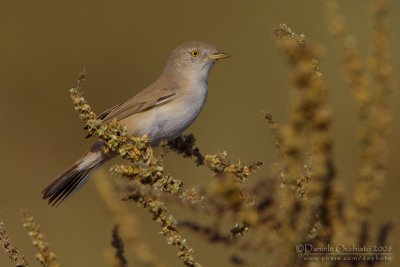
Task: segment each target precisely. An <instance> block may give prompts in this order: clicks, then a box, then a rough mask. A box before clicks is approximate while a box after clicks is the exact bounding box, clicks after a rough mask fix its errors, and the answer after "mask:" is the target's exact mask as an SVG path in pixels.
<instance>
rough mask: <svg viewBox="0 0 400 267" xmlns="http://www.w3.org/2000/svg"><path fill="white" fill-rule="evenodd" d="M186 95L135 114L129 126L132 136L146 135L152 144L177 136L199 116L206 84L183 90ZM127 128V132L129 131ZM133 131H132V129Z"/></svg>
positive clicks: (205, 97)
mask: <svg viewBox="0 0 400 267" xmlns="http://www.w3.org/2000/svg"><path fill="white" fill-rule="evenodd" d="M185 91H186V92H187V93H185V94H181V95H179V96H178V97H177V98H175V99H174V100H172V101H171V102H168V103H166V104H164V105H162V106H159V107H157V108H154V109H151V110H148V111H146V112H142V113H140V114H137V115H136V116H135V117H136V118H135V119H134V120H132V121H131V125H132V127H133V128H135V129H134V131H133V134H134V135H143V134H147V135H148V136H149V138H150V140H151V142H152V143H158V142H159V141H161V140H163V139H165V140H170V139H173V138H175V137H177V136H179V135H180V134H181V133H182V132H183V131H184V130H185V129H186V128H188V127H189V126H190V125H191V124H192V123H193V121H194V120H195V119H196V118H197V116H198V115H199V113H200V111H201V109H202V107H203V106H204V104H205V101H206V99H207V84H206V83H205V84H204V85H201V86H199V85H197V86H196V87H194V88H189V90H185ZM129 128H131V127H129V126H128V130H129ZM132 130H133V129H132Z"/></svg>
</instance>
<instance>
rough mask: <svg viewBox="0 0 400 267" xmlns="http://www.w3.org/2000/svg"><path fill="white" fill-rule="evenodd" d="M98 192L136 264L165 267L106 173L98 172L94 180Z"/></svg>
mask: <svg viewBox="0 0 400 267" xmlns="http://www.w3.org/2000/svg"><path fill="white" fill-rule="evenodd" d="M93 180H94V183H95V185H96V189H97V192H98V193H99V195H100V198H101V200H102V201H103V204H104V206H105V207H106V209H107V211H108V212H109V214H110V216H111V217H112V219H113V221H114V224H116V225H118V230H119V232H120V233H121V235H122V237H123V238H124V240H126V248H127V249H128V250H129V254H130V255H133V260H134V264H135V265H137V266H148V267H164V266H165V265H163V264H161V263H160V262H159V261H158V260H157V257H156V256H155V255H154V253H152V251H151V248H150V246H149V244H147V243H146V242H145V241H144V240H143V238H142V237H141V235H140V232H141V230H140V225H139V222H138V220H137V218H136V216H135V215H134V213H132V211H131V210H130V209H128V207H127V206H126V205H125V203H122V202H121V201H120V196H119V194H118V193H117V192H116V190H115V189H114V187H113V184H112V182H111V181H110V180H109V177H108V175H106V173H105V172H104V171H101V170H100V171H98V172H97V174H96V179H93Z"/></svg>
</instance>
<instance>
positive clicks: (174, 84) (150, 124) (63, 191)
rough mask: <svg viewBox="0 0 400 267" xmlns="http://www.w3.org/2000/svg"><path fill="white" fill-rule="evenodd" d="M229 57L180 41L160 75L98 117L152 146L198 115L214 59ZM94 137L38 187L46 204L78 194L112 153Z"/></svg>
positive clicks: (196, 43)
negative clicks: (81, 152) (74, 158)
mask: <svg viewBox="0 0 400 267" xmlns="http://www.w3.org/2000/svg"><path fill="white" fill-rule="evenodd" d="M228 57H230V55H229V54H227V53H223V52H220V51H219V50H218V49H217V48H215V46H213V45H211V44H209V43H206V42H200V41H190V42H185V43H183V44H181V45H179V46H178V47H176V48H175V49H173V50H172V52H171V53H170V55H169V58H168V60H167V63H166V65H165V67H164V70H163V71H162V72H161V75H160V76H159V77H158V79H156V80H155V81H154V82H153V83H151V84H150V85H149V86H147V87H146V88H145V89H143V90H142V91H140V92H139V93H137V94H136V95H134V96H133V97H132V98H130V99H129V100H127V101H126V102H123V103H120V104H117V105H115V106H113V107H111V108H109V109H107V110H106V111H104V112H103V113H101V114H100V115H98V119H100V120H102V121H103V122H109V121H111V120H114V119H115V120H117V121H118V122H120V123H121V124H123V125H125V126H126V127H127V134H128V136H129V137H133V136H143V135H147V136H148V138H149V141H150V143H151V145H152V146H154V147H155V146H157V145H158V144H159V143H160V142H161V141H162V140H166V141H168V140H172V139H174V138H176V137H178V136H179V135H180V134H181V133H182V132H183V131H184V130H186V129H187V128H188V127H189V126H190V125H191V124H192V123H193V121H194V120H195V119H196V118H197V117H198V115H199V113H200V111H201V110H202V108H203V106H204V104H205V102H206V99H207V92H208V76H209V72H210V70H211V68H212V67H213V65H214V63H215V62H216V61H218V60H220V59H224V58H228ZM103 145H104V141H102V140H101V139H99V140H97V141H96V142H95V143H94V144H93V145H92V146H91V147H90V149H89V150H88V151H87V152H86V153H85V154H84V155H83V156H82V157H81V158H80V159H78V160H77V161H76V162H75V163H74V164H73V165H72V166H71V167H70V168H69V169H67V170H66V171H65V172H63V173H62V174H60V175H59V176H58V177H57V178H56V179H55V180H54V181H53V182H52V183H50V184H49V185H48V186H47V187H45V188H44V189H43V191H42V198H43V199H47V200H48V204H50V205H58V204H60V203H61V202H63V201H64V200H65V199H67V198H69V197H70V196H71V195H73V194H74V193H75V192H77V191H78V190H79V189H80V188H81V187H82V186H83V185H84V184H85V183H86V182H87V181H88V180H89V178H90V174H91V173H92V172H93V171H94V170H95V169H96V168H98V167H99V166H101V165H102V164H104V163H105V162H106V161H108V160H110V159H111V158H113V157H114V156H115V155H116V154H115V153H114V154H111V153H104V152H103V150H102V146H103Z"/></svg>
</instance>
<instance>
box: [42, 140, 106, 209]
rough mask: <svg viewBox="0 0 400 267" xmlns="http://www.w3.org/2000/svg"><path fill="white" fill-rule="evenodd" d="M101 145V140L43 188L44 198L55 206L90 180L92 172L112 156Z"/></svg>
mask: <svg viewBox="0 0 400 267" xmlns="http://www.w3.org/2000/svg"><path fill="white" fill-rule="evenodd" d="M101 146H102V142H101V141H98V142H96V143H95V144H94V145H93V146H92V148H91V149H90V151H88V152H87V153H86V154H85V155H84V156H83V157H82V158H80V159H79V160H78V161H77V162H75V164H74V165H73V166H72V167H71V168H69V169H68V170H67V171H65V172H64V173H62V174H61V175H60V176H58V177H57V178H56V179H55V180H54V181H53V182H52V183H51V184H49V185H48V186H47V187H46V188H45V189H43V191H42V197H43V199H48V202H49V204H50V205H53V206H54V205H58V204H60V203H61V202H62V201H64V200H65V199H67V198H68V197H69V196H71V195H72V194H74V193H75V192H76V191H78V190H79V189H80V188H81V187H82V186H83V185H84V184H85V183H86V182H87V181H88V180H89V175H90V173H91V172H92V171H93V170H94V169H96V168H97V167H98V166H100V165H101V164H102V163H104V162H105V161H106V160H107V159H109V158H110V156H109V155H105V154H104V153H103V152H102V151H101Z"/></svg>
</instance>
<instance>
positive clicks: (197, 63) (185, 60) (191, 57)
mask: <svg viewBox="0 0 400 267" xmlns="http://www.w3.org/2000/svg"><path fill="white" fill-rule="evenodd" d="M229 56H230V55H229V54H226V53H222V52H219V51H218V50H217V49H216V48H215V47H214V46H213V45H211V44H208V43H205V42H198V41H192V42H186V43H184V44H181V45H180V46H178V47H176V48H175V49H174V50H173V51H172V52H171V54H170V56H169V59H168V63H167V65H166V67H165V72H172V73H175V74H178V75H179V76H181V77H182V76H185V77H192V78H195V77H196V78H200V79H207V76H208V72H209V71H210V69H211V67H212V66H213V65H214V63H215V62H216V61H217V60H219V59H223V58H227V57H229Z"/></svg>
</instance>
